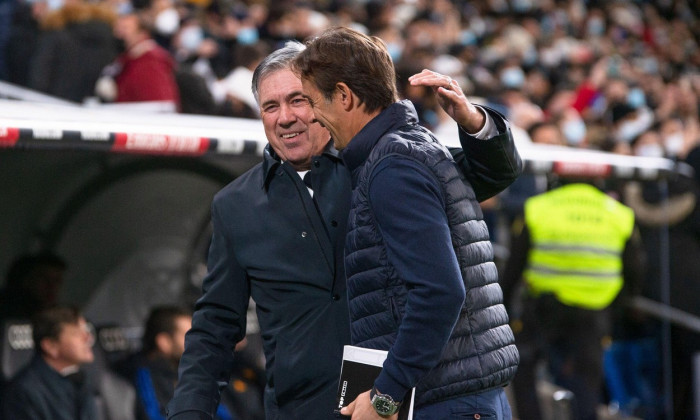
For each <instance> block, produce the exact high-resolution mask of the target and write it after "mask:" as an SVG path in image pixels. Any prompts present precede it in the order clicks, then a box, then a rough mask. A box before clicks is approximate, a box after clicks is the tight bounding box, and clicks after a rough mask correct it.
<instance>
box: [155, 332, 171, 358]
mask: <svg viewBox="0 0 700 420" xmlns="http://www.w3.org/2000/svg"><path fill="white" fill-rule="evenodd" d="M172 347H173V339H172V337H170V334H168V333H166V332H161V333H158V334H157V335H156V348H158V350H159V351H160V352H161V353H164V354H170V352H171V351H172Z"/></svg>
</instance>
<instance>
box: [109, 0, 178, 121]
mask: <svg viewBox="0 0 700 420" xmlns="http://www.w3.org/2000/svg"><path fill="white" fill-rule="evenodd" d="M114 33H115V36H116V37H117V39H119V40H120V41H122V42H123V43H124V48H125V50H124V52H123V53H122V54H121V55H120V56H119V57H118V58H117V60H116V62H115V63H113V64H112V65H110V66H108V67H107V68H106V69H105V70H104V74H105V75H106V77H103V78H102V79H101V80H100V82H98V84H97V93H98V95H99V96H100V97H102V98H103V99H105V100H108V101H115V102H140V101H164V102H166V103H169V104H171V105H172V107H173V110H176V109H177V108H178V107H179V103H180V93H179V90H178V87H177V82H176V80H175V69H176V67H175V60H174V59H173V58H172V57H171V56H170V53H168V51H166V50H164V49H163V48H161V47H160V46H158V44H156V42H155V41H154V40H153V38H152V37H151V33H150V30H149V26H148V24H147V22H146V19H145V17H144V16H143V15H140V14H139V13H136V12H132V13H128V14H124V15H121V16H119V18H118V19H117V22H116V25H115V28H114Z"/></svg>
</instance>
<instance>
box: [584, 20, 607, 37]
mask: <svg viewBox="0 0 700 420" xmlns="http://www.w3.org/2000/svg"><path fill="white" fill-rule="evenodd" d="M587 31H588V35H591V36H600V35H603V32H605V22H603V19H600V18H591V19H589V20H588V25H587Z"/></svg>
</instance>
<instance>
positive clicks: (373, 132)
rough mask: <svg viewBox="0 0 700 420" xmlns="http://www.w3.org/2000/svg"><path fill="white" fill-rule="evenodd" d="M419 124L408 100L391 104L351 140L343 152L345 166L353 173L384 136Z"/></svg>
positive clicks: (413, 108) (414, 110)
mask: <svg viewBox="0 0 700 420" xmlns="http://www.w3.org/2000/svg"><path fill="white" fill-rule="evenodd" d="M416 123H418V113H417V112H416V108H415V107H414V106H413V103H411V101H409V100H408V99H404V100H402V101H399V102H395V103H393V104H391V105H390V106H389V107H388V108H386V109H385V110H383V111H382V112H381V113H379V115H377V116H376V117H374V118H373V119H372V120H371V121H370V122H369V123H367V125H365V126H364V127H362V130H360V132H359V133H357V134H356V135H355V137H353V138H352V140H350V142H349V143H348V145H347V147H346V148H345V150H343V152H342V157H343V161H345V165H346V166H347V168H348V169H349V170H350V171H351V172H352V171H354V170H355V169H356V168H358V167H359V166H360V165H362V164H363V163H364V161H365V160H366V159H367V157H368V156H369V154H370V152H371V151H372V149H373V148H374V146H375V145H376V144H377V142H378V141H379V139H380V138H382V136H383V135H384V134H385V133H387V132H389V131H392V130H394V129H396V128H398V127H401V126H403V125H406V124H416Z"/></svg>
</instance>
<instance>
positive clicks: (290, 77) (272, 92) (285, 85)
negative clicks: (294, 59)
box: [258, 68, 302, 103]
mask: <svg viewBox="0 0 700 420" xmlns="http://www.w3.org/2000/svg"><path fill="white" fill-rule="evenodd" d="M301 91H302V86H301V80H299V78H298V77H297V76H296V75H295V74H294V73H293V72H292V71H291V70H289V69H288V68H284V69H279V70H276V71H273V72H271V73H269V74H266V75H265V76H264V77H263V78H261V79H260V83H259V85H258V95H259V96H260V103H263V102H265V100H267V99H270V98H285V97H288V96H289V95H293V94H296V93H297V92H299V93H300V92H301Z"/></svg>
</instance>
